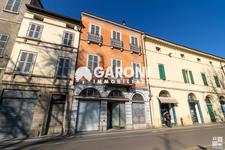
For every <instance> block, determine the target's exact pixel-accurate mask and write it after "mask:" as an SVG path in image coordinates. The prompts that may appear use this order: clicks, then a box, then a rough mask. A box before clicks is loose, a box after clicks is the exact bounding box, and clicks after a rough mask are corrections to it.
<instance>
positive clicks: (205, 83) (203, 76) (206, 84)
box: [201, 73, 208, 86]
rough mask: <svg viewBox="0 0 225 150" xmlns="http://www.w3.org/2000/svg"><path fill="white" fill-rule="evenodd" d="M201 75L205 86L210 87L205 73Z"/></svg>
mask: <svg viewBox="0 0 225 150" xmlns="http://www.w3.org/2000/svg"><path fill="white" fill-rule="evenodd" d="M201 75H202V80H203V83H204V85H205V86H208V82H207V79H206V76H205V74H204V73H201Z"/></svg>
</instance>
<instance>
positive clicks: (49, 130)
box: [45, 94, 66, 134]
mask: <svg viewBox="0 0 225 150" xmlns="http://www.w3.org/2000/svg"><path fill="white" fill-rule="evenodd" d="M65 101H66V95H60V94H53V95H52V100H51V104H50V109H49V113H48V120H47V126H46V132H45V134H62V133H63V120H64V108H65Z"/></svg>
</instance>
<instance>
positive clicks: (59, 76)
mask: <svg viewBox="0 0 225 150" xmlns="http://www.w3.org/2000/svg"><path fill="white" fill-rule="evenodd" d="M61 58H63V59H64V60H65V59H67V60H69V67H68V75H67V76H62V73H63V72H64V68H65V67H63V70H62V72H61V75H58V69H59V63H60V59H61ZM64 63H65V62H64ZM64 65H65V64H64ZM70 71H71V58H70V57H63V56H59V57H58V59H57V66H56V73H55V76H56V78H61V79H67V78H69V75H70Z"/></svg>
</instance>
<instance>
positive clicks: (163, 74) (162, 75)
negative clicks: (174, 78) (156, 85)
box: [158, 64, 166, 80]
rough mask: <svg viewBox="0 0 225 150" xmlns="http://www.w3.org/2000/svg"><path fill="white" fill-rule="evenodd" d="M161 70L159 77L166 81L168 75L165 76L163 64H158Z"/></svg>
mask: <svg viewBox="0 0 225 150" xmlns="http://www.w3.org/2000/svg"><path fill="white" fill-rule="evenodd" d="M158 68H159V77H160V79H161V80H166V74H165V69H164V65H163V64H158Z"/></svg>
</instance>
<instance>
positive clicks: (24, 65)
mask: <svg viewBox="0 0 225 150" xmlns="http://www.w3.org/2000/svg"><path fill="white" fill-rule="evenodd" d="M35 58H36V54H34V53H31V52H24V51H23V52H21V53H20V56H19V61H18V62H17V67H16V72H19V73H26V74H28V73H31V71H32V70H31V69H32V66H33V65H34V61H35Z"/></svg>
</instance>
